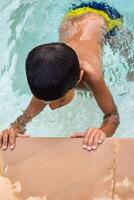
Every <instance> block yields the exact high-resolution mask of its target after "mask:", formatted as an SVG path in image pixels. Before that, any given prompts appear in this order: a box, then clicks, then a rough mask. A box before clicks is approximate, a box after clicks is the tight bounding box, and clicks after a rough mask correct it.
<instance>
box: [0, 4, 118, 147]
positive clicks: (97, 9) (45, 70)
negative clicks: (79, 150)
mask: <svg viewBox="0 0 134 200" xmlns="http://www.w3.org/2000/svg"><path fill="white" fill-rule="evenodd" d="M121 23H122V16H121V15H120V14H119V13H118V12H117V11H116V10H115V9H114V8H111V7H110V6H108V5H106V4H104V3H96V2H90V3H81V4H80V5H79V6H75V5H74V6H73V8H72V10H71V11H70V12H69V13H67V15H66V16H65V19H64V21H63V23H62V25H61V28H60V41H61V42H60V43H51V44H44V45H40V46H38V47H36V48H34V49H33V50H32V51H31V52H30V53H29V55H28V57H27V60H26V75H27V80H28V83H29V87H30V89H31V92H32V94H33V97H32V100H31V102H30V104H29V106H28V107H27V109H26V110H25V111H24V113H23V114H22V115H21V116H20V117H18V118H17V120H16V121H15V122H14V123H12V124H11V127H10V128H9V129H6V130H4V131H3V132H2V133H1V135H0V145H1V147H2V148H3V149H7V147H8V146H9V147H10V149H14V147H15V138H16V136H25V135H24V133H25V125H26V123H27V122H29V121H30V120H31V119H32V118H33V117H34V116H36V115H37V114H38V113H40V112H41V111H42V110H43V109H44V108H45V107H46V106H47V105H48V106H49V107H50V108H51V109H52V110H54V109H57V108H60V107H61V106H64V105H66V104H68V103H69V102H71V100H72V99H73V98H74V94H75V89H86V90H89V89H91V90H92V93H93V95H94V97H95V99H96V101H97V103H98V106H99V107H100V109H101V110H102V112H103V113H104V119H103V122H102V124H101V126H100V127H99V128H88V129H87V130H86V131H85V132H84V133H80V132H77V133H73V134H72V135H71V137H73V138H76V137H83V138H84V139H83V148H84V149H87V150H92V149H93V150H95V149H96V148H97V147H98V144H101V143H102V142H103V141H104V139H105V137H110V136H112V135H113V134H114V132H115V130H116V129H117V127H118V125H119V115H118V111H117V108H116V105H115V103H114V100H113V98H112V95H111V93H110V91H109V90H108V88H107V86H106V84H105V81H104V79H103V74H102V63H101V54H102V43H103V40H104V36H106V35H107V36H108V37H110V35H113V34H114V33H115V28H117V27H118V26H119V25H120V24H121ZM106 32H107V33H106Z"/></svg>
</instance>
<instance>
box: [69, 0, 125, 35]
mask: <svg viewBox="0 0 134 200" xmlns="http://www.w3.org/2000/svg"><path fill="white" fill-rule="evenodd" d="M88 12H89V13H96V14H98V15H100V16H102V17H104V19H105V21H106V23H107V34H106V36H107V37H110V36H114V35H115V33H116V29H117V28H118V27H120V26H121V25H122V23H123V16H122V15H121V14H120V13H119V12H118V11H117V10H116V9H115V8H113V7H111V6H109V5H108V4H106V3H103V2H95V1H92V2H88V3H84V2H82V3H81V4H80V5H75V4H72V7H71V9H70V11H69V12H68V13H67V14H66V15H65V18H66V17H69V16H71V17H73V16H80V15H83V14H84V13H88Z"/></svg>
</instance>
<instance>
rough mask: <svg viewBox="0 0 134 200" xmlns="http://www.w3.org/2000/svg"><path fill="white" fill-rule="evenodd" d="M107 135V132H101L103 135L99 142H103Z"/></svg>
mask: <svg viewBox="0 0 134 200" xmlns="http://www.w3.org/2000/svg"><path fill="white" fill-rule="evenodd" d="M105 137H106V136H105V133H103V132H102V134H101V136H100V138H99V141H98V143H99V144H101V143H102V142H103V141H104V139H105Z"/></svg>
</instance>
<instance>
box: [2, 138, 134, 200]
mask: <svg viewBox="0 0 134 200" xmlns="http://www.w3.org/2000/svg"><path fill="white" fill-rule="evenodd" d="M0 166H1V167H0V168H1V169H2V171H3V169H4V166H7V174H6V176H8V177H9V178H10V179H11V180H12V182H16V181H18V180H19V181H20V182H21V184H22V188H23V191H22V196H23V197H24V198H27V197H28V196H30V195H32V196H43V195H45V194H47V199H48V200H113V199H116V200H132V199H134V139H113V138H108V139H106V140H105V142H104V143H103V144H102V145H100V147H99V148H98V149H97V150H95V151H91V152H88V151H87V150H83V149H82V139H70V138H27V139H26V138H18V139H17V145H16V149H15V150H14V151H10V150H7V151H5V152H3V151H0ZM3 175H4V171H3Z"/></svg>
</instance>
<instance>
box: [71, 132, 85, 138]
mask: <svg viewBox="0 0 134 200" xmlns="http://www.w3.org/2000/svg"><path fill="white" fill-rule="evenodd" d="M70 137H72V138H83V137H84V133H80V132H75V133H72V134H71V135H70Z"/></svg>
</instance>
